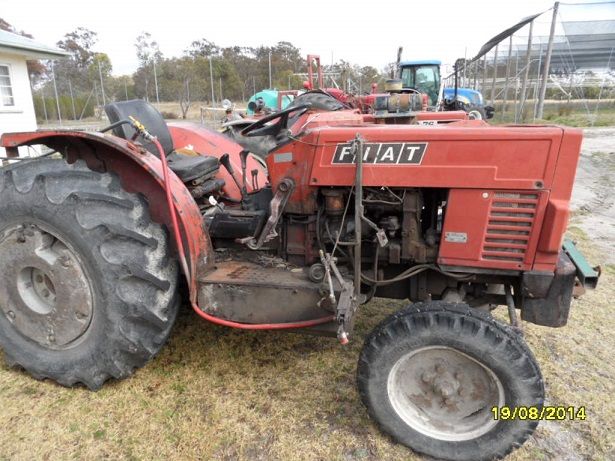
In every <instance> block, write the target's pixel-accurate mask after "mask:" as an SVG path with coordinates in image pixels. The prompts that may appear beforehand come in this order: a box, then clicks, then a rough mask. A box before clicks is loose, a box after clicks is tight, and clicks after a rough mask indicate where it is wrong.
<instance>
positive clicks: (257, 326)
mask: <svg viewBox="0 0 615 461" xmlns="http://www.w3.org/2000/svg"><path fill="white" fill-rule="evenodd" d="M153 142H154V144H155V145H156V148H157V149H158V152H159V153H160V160H161V162H162V175H163V182H164V184H163V186H164V192H165V194H166V197H167V205H168V207H169V213H170V214H171V223H172V225H173V235H174V236H175V242H176V244H177V251H178V253H179V261H180V263H181V266H182V269H183V271H184V274H185V275H186V280H187V281H188V285H189V286H190V293H191V295H192V292H193V289H194V285H193V284H194V282H193V280H192V276H191V274H190V270H189V269H188V263H187V261H186V254H185V252H184V242H183V241H182V236H181V233H180V232H179V223H178V222H177V213H176V212H175V205H173V196H172V194H171V189H170V188H169V187H168V184H169V165H168V163H167V156H166V155H165V153H164V149H163V148H162V146H161V145H160V142H159V141H158V139H156V138H153ZM190 304H191V305H192V309H194V311H195V312H196V313H197V314H198V315H200V316H201V317H203V318H204V319H205V320H208V321H210V322H212V323H215V324H217V325H224V326H226V327H233V328H239V329H241V330H286V329H292V328H307V327H312V326H316V325H322V324H324V323H329V322H332V321H334V320H335V315H329V316H327V317H320V318H318V319H314V320H302V321H300V322H291V323H240V322H233V321H231V320H225V319H221V318H220V317H215V316H213V315H210V314H208V313H206V312H203V311H202V310H201V309H200V308H199V306H198V305H197V304H196V303H195V302H194V301H193V297H192V296H190Z"/></svg>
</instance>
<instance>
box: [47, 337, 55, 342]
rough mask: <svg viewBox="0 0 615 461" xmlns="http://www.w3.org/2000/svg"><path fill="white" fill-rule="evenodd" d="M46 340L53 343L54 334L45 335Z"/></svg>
mask: <svg viewBox="0 0 615 461" xmlns="http://www.w3.org/2000/svg"><path fill="white" fill-rule="evenodd" d="M47 341H49V342H50V343H55V342H56V337H55V336H54V335H49V336H47Z"/></svg>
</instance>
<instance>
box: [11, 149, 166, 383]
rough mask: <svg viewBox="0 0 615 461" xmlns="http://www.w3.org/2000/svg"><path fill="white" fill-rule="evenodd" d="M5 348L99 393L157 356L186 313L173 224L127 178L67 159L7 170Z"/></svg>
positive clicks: (33, 366) (14, 358)
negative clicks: (181, 309) (163, 221)
mask: <svg viewBox="0 0 615 461" xmlns="http://www.w3.org/2000/svg"><path fill="white" fill-rule="evenodd" d="M0 261H2V265H1V267H0V347H1V348H2V349H3V350H4V356H5V359H6V361H7V363H8V364H9V365H14V366H20V367H23V368H24V369H25V370H26V371H28V372H29V373H30V374H32V375H33V376H34V377H36V378H39V379H43V378H50V379H52V380H55V381H57V382H58V383H60V384H63V385H66V386H72V385H74V384H76V383H83V384H85V385H86V386H87V387H89V388H90V389H98V388H99V387H100V386H101V385H102V384H103V383H104V381H105V380H107V379H108V378H110V377H114V378H124V377H126V376H128V375H130V374H132V372H133V371H134V369H135V368H137V367H140V366H142V365H143V364H145V362H147V361H148V360H149V359H150V358H151V357H152V356H153V355H154V354H156V353H157V352H158V351H159V350H160V348H161V347H162V345H163V344H164V342H165V341H166V339H167V336H168V335H169V332H170V330H171V327H172V325H173V322H174V320H175V317H176V314H177V309H178V296H177V277H178V270H177V264H176V262H175V260H174V259H173V258H172V257H170V248H169V245H168V237H167V234H166V231H165V229H164V228H163V227H162V226H160V225H159V224H156V223H153V222H152V221H151V220H150V217H149V213H148V209H147V204H146V202H145V200H144V199H143V198H142V197H140V196H138V195H135V194H130V193H127V192H126V191H124V190H123V189H122V187H121V184H120V181H119V178H118V177H117V176H115V175H113V174H110V173H98V172H94V171H91V170H89V169H88V168H87V167H86V166H85V164H84V163H82V162H77V163H75V164H73V165H69V164H67V163H66V162H64V161H63V160H35V161H27V162H21V164H15V165H11V166H9V167H7V168H3V169H1V170H0Z"/></svg>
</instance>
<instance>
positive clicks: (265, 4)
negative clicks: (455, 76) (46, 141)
mask: <svg viewBox="0 0 615 461" xmlns="http://www.w3.org/2000/svg"><path fill="white" fill-rule="evenodd" d="M586 1H589V2H592V0H576V3H579V2H586ZM595 1H603V0H593V2H595ZM552 6H553V0H458V1H455V0H421V1H412V0H405V1H399V0H388V1H387V2H383V3H382V4H380V3H379V2H373V1H361V0H355V1H334V0H328V1H325V0H308V1H301V2H300V1H297V0H285V1H267V0H260V1H259V0H252V1H249V0H232V1H220V0H218V1H215V2H209V1H207V0H200V1H192V0H173V1H167V2H161V1H155V0H153V1H147V2H146V1H142V0H124V1H117V0H107V1H105V2H88V1H83V0H81V1H75V0H49V1H32V0H21V1H15V0H0V17H2V18H3V19H4V20H6V21H8V22H9V23H11V24H12V25H13V26H14V27H15V28H17V29H19V30H24V31H26V32H29V33H30V34H32V35H34V38H35V39H36V40H38V41H40V42H43V43H45V44H48V45H54V44H55V43H56V42H57V41H58V40H60V39H61V38H62V37H63V36H64V34H66V33H67V32H70V31H73V30H74V29H76V28H77V27H79V26H82V27H86V28H88V29H91V30H93V31H95V32H97V33H98V38H99V41H98V43H97V45H96V46H95V50H96V51H99V52H105V53H107V54H108V55H109V57H110V58H111V62H112V64H113V73H114V74H115V75H121V74H127V73H132V72H133V71H134V70H135V69H136V67H137V58H136V53H135V51H136V50H135V46H134V43H135V39H136V37H137V35H139V34H140V33H141V32H143V31H147V32H149V33H151V34H152V36H153V38H154V39H156V40H157V41H158V43H159V45H160V49H161V51H162V53H163V54H164V55H165V56H167V57H170V56H178V55H181V54H182V52H183V51H184V50H185V49H186V48H188V46H189V45H190V43H191V42H192V41H194V40H198V39H201V38H206V39H208V40H210V41H213V42H215V43H216V44H217V45H220V46H230V45H239V46H258V45H265V46H268V45H274V44H275V43H277V42H279V41H288V42H291V43H292V44H294V45H295V46H297V47H299V48H300V49H301V51H302V54H304V55H307V54H308V53H309V54H319V55H320V56H321V60H322V62H323V64H329V63H331V61H332V59H333V61H337V60H339V59H344V60H346V61H349V62H351V63H355V64H359V65H371V66H373V67H376V68H377V69H382V68H384V66H385V65H386V64H387V63H388V62H392V61H394V60H395V57H396V52H397V48H398V47H399V46H403V47H404V52H403V59H440V60H442V61H443V62H444V63H449V64H452V63H453V62H454V61H455V59H457V58H459V57H464V56H467V57H468V58H469V57H471V56H473V55H474V54H476V52H477V51H478V50H479V49H480V47H481V46H482V45H483V44H484V43H485V42H486V41H487V40H488V39H490V38H491V37H493V36H494V35H496V34H497V33H499V32H500V31H502V30H503V29H506V28H507V27H509V26H512V25H513V24H515V23H516V22H518V21H519V20H520V19H522V18H524V17H526V16H529V15H531V14H534V13H536V12H540V11H544V10H547V9H549V8H551V7H552ZM587 8H588V9H589V8H590V7H589V6H588V7H587ZM608 8H609V9H611V8H612V9H613V12H614V13H615V3H611V4H609V6H608ZM584 9H585V7H580V8H579V7H576V8H575V9H574V10H572V11H573V13H570V12H569V13H568V15H569V16H570V15H574V16H576V15H577V14H578V15H579V16H580V15H581V14H582V13H583V10H584ZM567 19H568V18H567ZM570 19H574V18H570ZM549 21H550V14H546V15H543V16H542V17H541V18H540V20H539V23H538V24H537V25H536V29H535V31H537V33H539V34H540V33H543V34H545V35H546V34H548V29H549ZM535 33H536V32H535Z"/></svg>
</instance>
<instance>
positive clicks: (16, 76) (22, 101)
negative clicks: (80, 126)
mask: <svg viewBox="0 0 615 461" xmlns="http://www.w3.org/2000/svg"><path fill="white" fill-rule="evenodd" d="M0 64H3V65H8V66H9V73H10V75H11V84H12V88H13V97H14V100H15V105H14V106H10V107H4V106H2V105H0V135H1V134H2V133H8V132H11V131H32V130H36V116H35V114H34V103H33V102H32V90H31V89H30V78H29V76H28V69H27V67H26V58H25V57H24V56H19V55H13V54H6V53H4V52H0ZM19 150H20V155H24V154H26V153H27V148H23V147H22V148H20V149H19ZM4 155H6V152H5V150H4V148H2V147H0V156H4Z"/></svg>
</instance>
